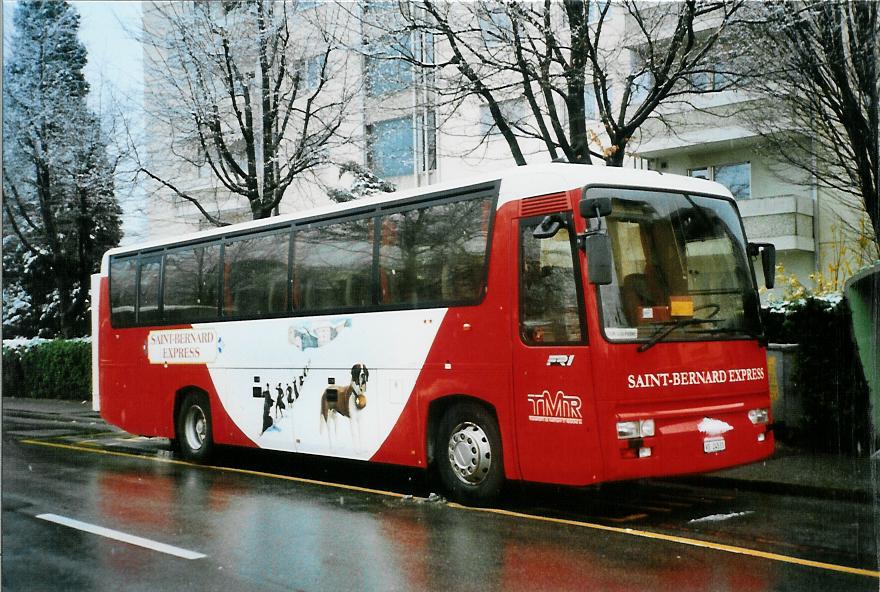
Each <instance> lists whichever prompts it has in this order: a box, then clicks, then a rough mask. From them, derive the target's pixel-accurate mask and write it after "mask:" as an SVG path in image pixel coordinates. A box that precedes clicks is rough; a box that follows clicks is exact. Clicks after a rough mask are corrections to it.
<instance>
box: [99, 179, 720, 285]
mask: <svg viewBox="0 0 880 592" xmlns="http://www.w3.org/2000/svg"><path fill="white" fill-rule="evenodd" d="M496 181H500V189H499V195H498V207H501V206H502V205H504V204H505V203H508V202H511V201H515V200H518V199H524V198H528V197H536V196H540V195H547V194H550V193H560V192H563V191H568V190H571V189H578V188H581V187H584V186H585V185H619V186H626V187H636V188H644V189H665V190H674V191H683V192H693V193H702V194H710V195H720V196H723V197H727V198H732V195H731V193H730V191H728V189H727V188H726V187H724V186H723V185H720V184H719V183H715V182H713V181H707V180H704V179H698V178H695V177H686V176H682V175H673V174H668V173H660V172H658V171H649V170H643V169H630V168H622V167H608V166H594V165H583V164H566V163H547V164H536V165H527V166H519V167H512V168H508V169H501V170H497V171H492V172H489V173H484V174H481V175H477V176H473V177H466V178H462V179H457V180H455V181H447V182H442V183H437V184H434V185H427V186H424V187H415V188H412V189H405V190H402V191H395V192H394V193H380V194H377V195H372V196H369V197H365V198H362V199H359V200H357V201H356V202H346V203H341V204H338V203H332V204H328V205H324V206H320V207H317V208H311V209H308V210H301V211H298V212H294V213H291V214H285V215H282V216H273V217H272V218H267V219H263V220H252V221H248V222H242V223H239V224H233V225H230V226H221V227H217V228H212V229H209V230H203V231H199V232H193V233H190V234H187V235H183V236H175V237H173V238H172V237H168V238H161V239H154V240H150V241H145V242H142V243H138V244H133V245H128V246H125V247H116V248H114V249H110V250H109V251H107V253H105V255H104V258H105V261H104V262H103V263H104V266H102V267H103V269H106V266H105V265H106V263H107V261H106V258H107V257H108V256H110V255H116V254H120V253H129V252H134V251H142V250H147V249H152V248H157V247H162V246H166V245H171V244H176V243H182V242H187V241H193V240H196V239H203V238H210V237H212V236H220V235H224V234H229V233H233V232H235V233H237V232H241V231H246V230H249V229H252V228H260V227H262V226H266V225H270V224H271V225H276V224H284V223H285V222H291V221H296V220H299V219H301V218H313V217H321V216H328V215H332V214H334V213H337V212H345V211H346V210H349V209H353V208H363V207H369V206H371V205H379V204H387V203H393V202H395V201H398V200H401V201H402V200H405V199H408V198H413V197H418V196H420V195H430V194H433V193H441V192H444V191H449V190H451V189H455V188H460V187H468V186H471V185H479V184H481V183H490V182H496Z"/></svg>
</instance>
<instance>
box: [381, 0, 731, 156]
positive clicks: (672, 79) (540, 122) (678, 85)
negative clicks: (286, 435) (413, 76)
mask: <svg viewBox="0 0 880 592" xmlns="http://www.w3.org/2000/svg"><path fill="white" fill-rule="evenodd" d="M741 5H742V1H741V0H727V1H704V0H686V1H683V2H664V3H655V2H641V1H636V0H623V1H621V2H614V3H610V2H599V1H597V0H566V1H564V2H562V3H559V2H552V1H551V0H545V1H544V2H534V3H524V2H513V1H505V2H487V1H479V2H474V3H456V2H435V1H433V0H422V1H420V2H413V3H410V2H400V3H399V5H398V8H399V12H400V15H401V16H400V18H397V19H385V20H384V21H380V20H373V21H371V20H370V17H371V13H370V12H367V13H365V20H366V21H367V28H368V29H369V28H374V29H383V28H384V29H385V30H386V31H387V30H388V29H392V28H395V27H396V32H397V34H398V37H395V36H394V35H386V38H387V39H395V38H398V39H399V38H400V37H399V34H400V33H402V32H409V31H417V32H420V33H422V34H424V35H426V36H428V37H429V38H432V39H435V40H436V45H437V47H436V51H431V52H427V53H426V52H424V51H422V52H421V53H417V52H414V51H412V48H414V47H417V45H415V44H412V43H408V44H405V43H399V44H398V46H397V47H396V48H395V50H396V54H397V57H398V59H404V60H407V61H409V62H411V63H412V64H414V65H415V66H417V67H419V68H422V69H427V70H430V71H431V72H432V73H433V76H432V77H431V78H430V79H429V80H430V81H431V82H432V83H433V88H432V91H433V93H434V94H435V96H436V98H437V101H438V104H445V105H447V106H449V107H450V110H452V111H454V110H456V109H458V108H459V106H460V105H461V104H462V103H464V102H465V101H468V100H473V99H476V100H477V101H479V103H480V104H481V105H482V109H484V110H485V112H486V113H487V114H488V115H489V117H490V118H491V122H492V128H493V129H492V130H491V132H492V133H500V135H501V136H503V138H504V140H505V141H506V143H507V146H508V147H509V150H510V153H511V155H512V156H513V158H514V160H515V161H516V163H517V164H520V165H522V164H525V163H526V161H527V158H526V154H525V151H524V150H523V146H522V144H523V141H528V140H530V139H533V140H537V141H538V142H540V143H541V144H542V145H543V146H544V147H545V148H546V151H547V152H548V153H549V154H550V156H551V157H552V158H554V159H555V158H559V157H564V158H565V159H567V160H568V161H569V162H576V163H592V162H593V161H594V160H596V159H598V160H600V161H604V162H605V163H606V164H609V165H613V166H620V165H621V164H622V163H623V160H624V157H625V154H626V149H627V146H628V144H629V143H630V141H631V140H632V138H633V137H634V136H635V135H636V134H637V132H638V131H639V128H640V127H641V126H642V124H644V123H645V121H646V120H647V119H648V118H649V117H651V116H652V115H655V114H656V113H657V111H658V109H659V108H660V107H662V106H664V105H668V104H670V103H673V102H676V101H679V102H686V101H688V100H689V99H690V98H692V97H693V96H694V95H695V94H705V93H713V92H720V91H723V90H726V89H728V88H731V86H732V85H733V80H732V76H733V73H732V72H730V71H729V70H726V67H725V66H724V63H723V62H724V58H723V54H724V52H725V51H728V50H730V49H731V47H733V45H732V44H730V42H729V37H730V32H731V30H732V29H733V28H734V27H735V26H736V25H737V24H738V22H737V21H736V20H735V15H736V14H737V12H738V10H739V9H740V7H741ZM612 11H614V13H615V18H614V19H613V21H614V22H613V24H612V18H611V16H610V15H611V14H612ZM618 17H619V18H618ZM403 38H404V39H406V37H403ZM426 55H427V56H428V57H429V58H430V59H426V57H425V56H426ZM435 56H436V58H435ZM707 76H714V77H716V78H717V80H716V83H715V84H711V85H701V84H700V83H699V79H700V78H701V77H707ZM591 119H596V120H598V121H599V122H600V125H601V128H600V133H599V134H596V133H595V132H593V131H592V130H591V125H590V120H591ZM486 137H488V134H486V136H484V139H485V138H486Z"/></svg>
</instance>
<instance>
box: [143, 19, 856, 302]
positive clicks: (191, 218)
mask: <svg viewBox="0 0 880 592" xmlns="http://www.w3.org/2000/svg"><path fill="white" fill-rule="evenodd" d="M144 4H145V7H144V11H143V14H144V26H145V28H147V27H156V26H157V22H156V21H155V20H154V17H155V14H154V12H153V11H152V10H151V9H150V6H152V5H154V3H152V2H146V3H144ZM330 6H333V5H331V4H323V3H311V2H309V3H306V2H300V3H299V5H298V6H297V7H296V11H295V12H294V13H293V15H294V18H299V17H302V16H303V15H308V14H320V12H321V11H327V10H329V8H328V7H330ZM348 6H349V9H348V10H349V14H350V12H351V11H355V12H357V11H362V10H368V8H367V7H368V6H369V5H367V4H364V5H360V4H358V5H348ZM353 16H358V15H353ZM308 20H309V19H308V18H306V21H308ZM605 20H606V24H605V26H606V27H608V28H609V29H610V30H611V31H612V33H611V34H609V35H608V39H612V40H613V39H614V38H615V35H614V33H613V31H614V29H615V28H617V30H620V31H622V30H623V29H624V28H625V27H626V22H625V15H624V14H623V13H622V11H619V10H617V9H616V7H615V6H614V5H613V4H612V5H611V7H610V8H609V11H608V13H607V14H606V17H605ZM351 22H352V23H359V21H358V19H357V18H353V19H352V21H351ZM355 28H356V29H357V30H355V31H352V32H351V36H350V37H349V41H350V42H352V45H353V46H357V47H360V48H361V50H360V51H357V50H350V51H348V53H347V57H346V58H345V60H344V64H343V65H342V66H340V68H339V70H338V71H342V70H345V71H346V72H347V74H346V80H347V83H346V87H347V88H349V89H350V88H351V87H352V85H354V86H355V87H356V89H357V90H356V92H355V93H354V99H353V100H352V102H351V105H350V109H349V110H348V117H347V118H346V121H345V123H344V125H343V126H342V127H341V129H340V133H341V134H342V135H343V136H344V137H345V138H346V141H345V142H343V143H339V144H336V145H333V146H332V147H330V148H328V155H327V156H328V161H329V162H330V163H333V164H327V165H324V166H321V167H318V168H316V169H315V170H313V171H311V172H309V173H308V174H304V175H302V177H301V179H298V180H297V181H295V182H294V183H293V184H292V185H291V186H290V187H289V188H288V190H287V192H286V193H285V196H284V199H283V201H282V202H281V204H280V207H279V211H280V212H281V213H288V212H293V211H296V210H300V209H305V208H309V207H313V206H316V205H320V204H322V203H326V202H327V201H328V198H327V189H328V188H330V187H342V186H345V185H346V184H348V183H349V182H350V179H349V178H347V177H342V178H340V176H339V174H338V172H337V171H338V168H337V167H336V166H335V164H338V163H341V162H344V161H346V160H353V161H355V162H358V163H361V164H363V165H366V166H367V167H368V168H369V169H371V170H372V171H373V172H374V173H375V174H376V175H378V176H379V177H381V178H383V179H386V180H388V181H391V182H393V183H394V184H396V185H397V187H398V188H400V189H405V188H411V187H417V186H426V185H430V184H432V183H436V182H449V181H452V180H456V179H465V178H466V177H468V176H470V175H473V174H476V173H485V172H487V171H491V170H495V169H501V168H506V167H509V166H513V165H514V164H515V162H514V160H513V158H512V157H511V153H510V150H509V148H508V146H507V143H506V142H505V141H504V139H503V138H502V137H501V135H500V134H499V133H498V131H497V127H496V126H495V125H494V122H493V120H492V118H491V115H490V114H489V112H488V109H487V107H486V105H485V104H484V103H481V102H480V101H479V100H477V99H475V98H469V99H467V100H465V101H463V102H461V103H459V104H456V105H455V108H452V106H451V105H450V104H449V103H445V104H444V102H443V101H440V100H438V99H437V96H436V95H435V94H434V93H433V92H432V83H433V82H434V81H432V80H429V79H428V78H427V77H428V76H429V75H428V74H426V73H425V71H424V70H420V69H418V68H413V67H412V66H410V65H409V64H407V63H406V62H401V61H396V60H394V59H392V58H393V57H394V53H395V50H394V44H395V43H403V44H404V45H406V46H407V47H408V48H409V49H410V50H412V55H415V56H417V57H420V58H421V59H423V60H424V61H430V60H432V59H436V61H437V62H442V61H443V59H442V58H443V57H444V56H442V55H438V56H434V55H433V54H434V52H435V51H436V52H437V53H438V54H441V53H442V52H444V51H446V50H447V49H448V48H444V46H443V45H442V44H441V43H438V44H437V46H436V47H435V46H434V40H433V39H426V38H424V37H423V36H421V35H420V34H418V33H413V34H412V35H411V36H410V37H409V38H408V39H404V40H403V41H401V40H400V39H396V40H388V39H382V38H381V37H378V36H377V35H375V34H372V33H370V32H368V31H366V30H365V29H364V28H363V27H361V26H360V25H359V24H358V25H357V26H356V27H355ZM294 30H295V31H296V30H299V31H305V30H307V28H303V27H300V28H299V29H297V28H294ZM303 34H304V33H303ZM356 40H362V44H358V43H355V42H354V41H356ZM383 47H385V49H383ZM144 51H145V58H146V59H145V64H150V63H152V64H153V66H154V67H156V66H158V67H162V63H161V61H157V60H155V59H154V58H155V56H153V59H152V60H151V58H150V56H149V55H147V54H148V53H149V52H150V50H149V49H146V48H145V50H144ZM305 63H306V64H307V65H306V66H305V67H304V72H305V73H306V74H307V77H308V79H309V81H308V84H314V83H315V82H314V76H315V73H314V69H313V68H312V69H310V66H309V65H308V60H306V62H305ZM145 70H146V71H147V74H146V75H145V76H146V86H147V88H149V87H150V84H151V76H153V74H150V67H149V66H146V67H145ZM352 81H356V82H352ZM700 83H701V84H711V80H709V81H701V82H700ZM331 87H332V84H331ZM587 93H588V95H587V105H586V107H587V113H586V116H587V118H588V120H589V121H588V125H589V126H590V128H591V129H592V134H593V136H594V137H595V138H598V139H599V140H598V141H599V142H601V138H602V136H603V133H604V132H603V129H602V125H601V122H600V121H599V120H598V116H599V115H598V110H596V109H595V103H594V101H595V97H594V96H591V89H589V88H588V89H587ZM616 94H618V96H619V95H620V94H621V93H616ZM145 97H146V98H145V101H146V102H147V103H148V104H146V105H145V110H146V111H147V112H148V113H149V112H151V111H154V110H155V105H153V104H150V102H151V101H153V100H154V99H151V98H150V93H149V92H148V93H146V94H145ZM755 100H761V99H760V98H757V99H756V98H755V97H750V96H747V95H745V94H744V93H738V92H734V91H725V92H721V93H718V94H711V95H702V96H701V97H699V98H698V99H697V100H695V101H693V102H691V103H689V104H687V105H686V104H685V103H681V105H680V106H678V107H671V108H669V107H667V108H664V111H663V112H662V115H663V118H664V122H665V123H664V125H662V126H661V125H660V123H659V122H658V121H656V120H648V122H646V123H645V124H644V125H643V127H642V129H641V131H640V134H639V136H638V137H634V138H633V139H632V140H631V142H630V144H629V147H628V150H629V153H628V154H627V158H626V160H625V166H629V167H635V168H651V169H655V170H658V171H661V172H663V173H671V174H679V175H690V176H694V177H701V178H707V179H712V180H715V181H717V182H719V183H721V184H723V185H725V186H727V187H728V188H729V189H730V190H731V192H732V193H733V195H734V196H735V197H736V199H737V202H738V206H739V209H740V212H741V214H742V215H743V218H744V221H745V228H746V232H747V235H748V238H749V239H750V240H752V241H759V242H771V243H773V244H775V245H776V248H777V253H778V255H777V260H778V262H779V263H781V264H782V265H783V267H784V270H785V272H786V273H788V274H794V275H795V276H796V277H797V278H798V280H800V282H802V283H803V284H804V285H807V286H811V285H812V284H813V279H811V276H814V277H815V276H816V274H817V273H818V274H821V275H822V276H823V277H825V278H826V279H827V278H828V277H829V276H830V275H833V274H836V275H841V274H843V275H846V269H847V268H848V266H849V267H853V266H857V265H858V262H857V261H856V259H858V255H857V254H856V251H857V250H858V247H857V246H855V244H856V239H855V237H854V235H853V230H852V229H853V228H857V227H858V225H859V220H860V218H861V214H860V213H859V212H857V211H853V210H851V209H848V208H843V207H840V205H839V204H840V200H839V199H838V197H837V196H835V195H833V194H831V193H830V192H827V191H823V190H820V189H819V188H818V187H817V185H816V183H815V182H814V180H813V179H812V178H811V176H810V175H809V174H807V173H804V172H803V171H802V170H800V169H796V168H795V167H792V166H790V165H786V164H785V163H784V162H783V161H782V160H781V159H777V158H774V157H773V155H772V154H768V153H766V152H765V151H764V150H763V149H762V145H761V141H760V138H759V137H758V135H757V134H756V133H755V132H754V131H752V130H751V129H750V127H749V124H747V123H746V122H745V121H744V120H742V119H741V118H739V117H738V116H737V111H738V106H740V105H742V104H744V103H746V102H750V101H755ZM499 106H500V107H501V108H502V112H504V114H505V117H506V118H508V119H511V120H518V119H528V117H529V116H530V112H529V111H528V109H527V106H526V104H525V103H524V101H523V99H522V97H518V96H515V95H514V96H511V97H510V98H509V99H506V100H504V101H502V102H501V104H500V105H499ZM670 122H672V123H673V131H671V132H670V131H669V128H668V125H669V123H670ZM149 133H150V135H151V140H150V142H149V145H150V150H149V154H150V158H151V159H153V160H152V162H153V163H154V164H155V166H156V169H157V170H160V171H165V172H166V173H168V174H170V172H169V171H173V172H174V175H175V176H176V178H178V179H181V182H183V183H185V185H186V188H187V189H188V190H190V191H192V192H193V193H194V194H197V195H201V196H204V197H205V198H206V199H205V203H206V204H209V205H210V209H211V211H212V212H214V213H216V214H218V215H219V216H221V217H222V218H223V220H224V221H228V222H235V221H241V220H245V219H249V218H250V209H249V208H248V207H247V203H245V202H244V201H243V200H242V199H240V198H235V197H231V196H230V194H229V192H228V191H225V190H224V188H223V187H222V186H220V185H219V184H218V183H217V182H216V180H215V179H212V176H211V174H210V171H209V170H208V169H207V168H206V167H193V166H191V164H189V163H184V162H181V161H180V160H179V159H176V158H175V155H174V154H171V153H169V151H168V148H167V145H166V139H167V138H168V131H167V129H166V128H165V127H164V125H163V124H162V123H158V122H156V123H154V124H153V126H152V127H151V128H149ZM520 146H521V147H522V149H523V152H524V154H525V155H526V157H527V159H528V160H529V162H530V163H539V162H548V161H549V160H550V156H549V154H548V153H547V151H546V148H545V146H544V145H543V143H541V142H540V141H538V140H535V139H526V140H522V141H521V143H520ZM206 226H208V223H207V222H206V221H205V219H204V217H203V216H201V215H200V214H199V212H198V211H197V210H196V209H195V208H194V207H193V206H192V205H191V204H190V203H189V202H187V201H185V200H181V199H180V198H178V197H175V196H174V195H173V192H170V191H168V190H167V188H165V189H161V190H159V191H157V192H156V194H155V198H154V200H153V202H152V206H151V207H150V232H149V234H150V236H151V237H152V238H158V237H160V236H168V235H174V234H179V233H183V232H188V231H191V230H193V229H196V228H204V227H206ZM847 258H848V259H851V261H849V262H843V261H842V259H847ZM758 267H760V266H758ZM853 271H854V270H853ZM758 273H759V275H760V270H758ZM843 279H845V277H840V278H839V280H840V282H842V281H843ZM784 290H785V286H784V285H782V286H779V287H778V288H777V290H776V291H775V294H776V295H781V294H782V292H784ZM769 296H770V294H767V295H765V298H766V297H769Z"/></svg>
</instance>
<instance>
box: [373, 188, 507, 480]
mask: <svg viewBox="0 0 880 592" xmlns="http://www.w3.org/2000/svg"><path fill="white" fill-rule="evenodd" d="M515 210H516V205H515V204H508V205H506V206H504V207H502V208H501V209H500V210H498V212H497V214H496V219H495V224H494V233H493V237H492V247H491V252H490V263H491V264H490V266H489V275H488V290H487V293H486V297H485V299H484V300H483V302H482V303H481V304H480V305H478V306H463V307H456V308H450V309H449V311H448V312H447V314H446V317H445V318H444V319H443V322H442V324H441V326H440V328H439V331H438V332H437V336H436V338H435V340H434V343H433V344H432V346H431V349H430V351H429V353H428V356H427V359H426V360H425V363H424V365H423V367H422V369H421V372H420V373H419V377H418V380H417V382H416V385H415V388H414V389H413V396H412V397H411V398H410V400H409V402H408V403H407V406H406V408H405V409H404V411H403V413H402V414H401V416H400V419H399V420H398V421H397V423H396V425H395V426H394V429H393V430H391V432H390V434H389V435H388V438H386V440H385V442H384V443H383V444H382V446H381V447H380V448H379V450H378V451H377V452H376V454H375V455H374V456H373V457H372V458H371V460H374V461H378V462H387V463H401V464H408V465H412V466H420V467H424V466H426V464H427V448H426V445H427V431H428V430H427V427H428V419H429V418H428V410H429V407H430V405H431V403H432V402H434V401H436V400H438V399H443V398H445V397H452V396H466V397H470V398H473V399H477V400H480V401H483V402H485V403H487V404H489V405H491V406H492V407H493V408H494V410H495V413H496V416H497V419H498V427H499V430H500V433H501V443H502V447H503V456H504V472H505V475H506V476H507V478H509V479H518V478H519V477H520V472H519V465H518V463H517V460H516V433H515V429H514V423H513V409H512V392H513V391H512V388H513V384H512V376H511V366H510V345H509V344H510V330H509V325H510V323H509V314H510V311H509V307H508V300H509V294H508V293H507V290H506V287H507V286H508V285H509V280H508V275H509V273H510V258H511V257H512V256H513V253H514V252H513V251H511V248H512V247H511V246H510V242H511V240H510V237H509V236H508V230H507V229H508V227H509V226H510V224H509V220H510V219H511V217H512V215H513V213H514V212H515Z"/></svg>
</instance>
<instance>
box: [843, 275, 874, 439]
mask: <svg viewBox="0 0 880 592" xmlns="http://www.w3.org/2000/svg"><path fill="white" fill-rule="evenodd" d="M844 294H845V295H846V299H847V301H848V302H849V308H850V311H851V313H852V325H853V336H854V337H855V340H856V346H857V347H858V350H859V359H860V360H861V362H862V369H863V370H864V373H865V381H866V382H867V383H868V393H869V397H870V401H871V422H872V428H873V429H872V433H873V435H874V439H875V442H876V441H877V438H878V435H880V357H878V353H880V343H878V342H880V264H877V265H874V266H873V267H869V268H868V269H865V270H863V271H860V272H859V273H857V274H855V275H854V276H853V277H851V278H850V279H849V280H848V281H847V282H846V285H845V287H844ZM876 449H877V447H876V445H875V450H876ZM872 452H873V451H872Z"/></svg>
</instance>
